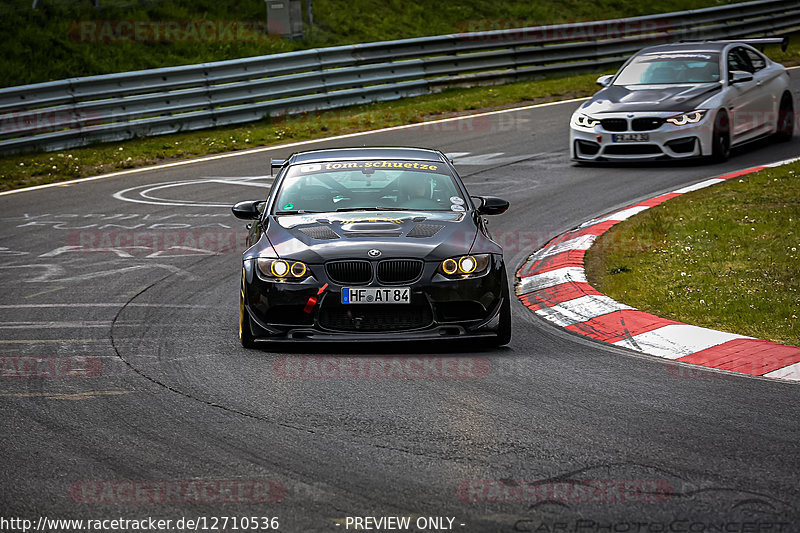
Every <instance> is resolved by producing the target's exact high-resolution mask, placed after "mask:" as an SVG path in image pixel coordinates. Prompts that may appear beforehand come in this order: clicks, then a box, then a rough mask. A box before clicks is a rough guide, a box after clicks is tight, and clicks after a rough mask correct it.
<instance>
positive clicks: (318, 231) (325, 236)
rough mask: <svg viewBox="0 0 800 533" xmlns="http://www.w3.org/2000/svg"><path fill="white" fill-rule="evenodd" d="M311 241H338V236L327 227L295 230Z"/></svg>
mask: <svg viewBox="0 0 800 533" xmlns="http://www.w3.org/2000/svg"><path fill="white" fill-rule="evenodd" d="M297 229H299V230H300V231H302V232H303V233H305V234H306V235H308V236H309V237H311V238H312V239H317V240H319V241H330V240H333V239H338V238H339V234H338V233H336V232H335V231H333V230H332V229H331V228H329V227H328V226H309V227H307V228H297Z"/></svg>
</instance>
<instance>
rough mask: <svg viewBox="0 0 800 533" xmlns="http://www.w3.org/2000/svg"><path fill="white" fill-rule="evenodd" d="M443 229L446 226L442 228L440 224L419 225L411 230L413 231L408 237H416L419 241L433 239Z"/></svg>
mask: <svg viewBox="0 0 800 533" xmlns="http://www.w3.org/2000/svg"><path fill="white" fill-rule="evenodd" d="M443 227H444V226H440V225H438V224H417V225H416V226H414V227H413V228H412V229H411V231H409V232H408V235H406V237H416V238H419V239H424V238H426V237H433V236H434V235H436V234H437V233H439V230H441V229H442V228H443Z"/></svg>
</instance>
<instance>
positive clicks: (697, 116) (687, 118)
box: [667, 109, 706, 126]
mask: <svg viewBox="0 0 800 533" xmlns="http://www.w3.org/2000/svg"><path fill="white" fill-rule="evenodd" d="M705 115H706V110H705V109H698V110H697V111H692V112H691V113H684V114H682V115H675V116H674V117H669V118H668V119H667V122H669V123H670V124H675V125H676V126H685V125H687V124H697V123H698V122H700V121H701V120H703V117H704V116H705Z"/></svg>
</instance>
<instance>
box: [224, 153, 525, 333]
mask: <svg viewBox="0 0 800 533" xmlns="http://www.w3.org/2000/svg"><path fill="white" fill-rule="evenodd" d="M272 166H273V168H274V169H279V170H278V173H277V176H275V179H274V182H273V185H272V187H271V189H270V192H269V194H268V197H267V199H266V200H252V201H246V202H240V203H238V204H236V205H235V206H233V208H232V209H233V214H234V215H235V216H236V217H238V218H241V219H245V220H251V221H252V224H251V225H250V226H249V232H250V233H249V235H248V240H247V246H248V248H247V249H246V250H245V252H244V256H243V261H242V283H241V293H240V306H239V337H240V339H241V342H242V345H243V346H245V347H247V348H250V347H254V346H255V345H256V344H258V343H261V342H267V341H346V342H352V341H358V340H368V341H393V340H415V341H419V340H431V339H454V338H476V339H486V340H487V342H488V343H491V344H495V345H498V346H499V345H504V344H507V343H508V342H509V341H510V339H511V310H510V301H509V288H508V280H507V278H506V271H505V265H504V262H503V250H502V248H500V246H499V245H498V244H497V243H495V242H494V241H493V240H492V239H491V236H490V235H489V233H488V231H487V229H486V222H485V220H484V218H483V217H484V215H495V214H500V213H503V212H505V211H506V209H508V202H507V201H505V200H501V199H499V198H495V197H492V196H475V197H470V196H469V194H468V193H467V189H466V188H465V186H464V184H463V183H462V181H461V179H460V178H459V176H458V174H457V173H456V170H455V168H454V167H453V165H452V162H451V161H450V160H449V159H448V158H447V157H446V156H445V155H444V154H443V153H441V152H439V151H436V150H427V149H421V148H347V149H329V150H315V151H308V152H300V153H295V154H293V155H292V156H291V157H289V158H288V159H287V160H285V161H275V160H273V161H272Z"/></svg>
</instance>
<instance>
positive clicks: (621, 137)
mask: <svg viewBox="0 0 800 533" xmlns="http://www.w3.org/2000/svg"><path fill="white" fill-rule="evenodd" d="M649 140H650V134H649V133H616V134H614V135H612V136H611V142H615V143H638V142H646V141H649Z"/></svg>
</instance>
